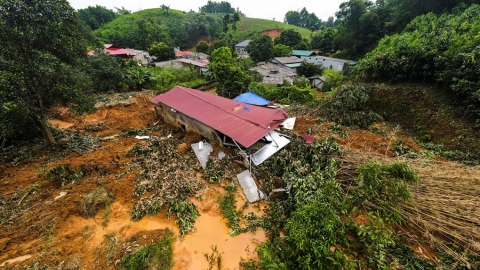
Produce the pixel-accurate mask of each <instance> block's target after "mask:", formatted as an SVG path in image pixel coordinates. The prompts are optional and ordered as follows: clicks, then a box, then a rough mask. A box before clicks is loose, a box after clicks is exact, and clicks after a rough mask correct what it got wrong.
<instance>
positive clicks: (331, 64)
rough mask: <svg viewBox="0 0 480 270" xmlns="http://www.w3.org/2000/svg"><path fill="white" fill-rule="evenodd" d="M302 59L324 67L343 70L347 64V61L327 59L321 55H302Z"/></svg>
mask: <svg viewBox="0 0 480 270" xmlns="http://www.w3.org/2000/svg"><path fill="white" fill-rule="evenodd" d="M300 59H302V60H304V61H306V62H307V63H312V64H315V65H319V66H321V67H322V68H331V69H333V70H337V71H342V70H343V68H344V65H345V63H343V62H338V61H335V60H332V59H325V58H323V57H320V56H302V57H301V58H300Z"/></svg>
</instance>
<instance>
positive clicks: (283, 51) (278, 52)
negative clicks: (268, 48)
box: [273, 44, 292, 57]
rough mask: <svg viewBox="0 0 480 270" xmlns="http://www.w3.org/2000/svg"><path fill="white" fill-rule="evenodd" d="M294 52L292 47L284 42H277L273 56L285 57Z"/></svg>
mask: <svg viewBox="0 0 480 270" xmlns="http://www.w3.org/2000/svg"><path fill="white" fill-rule="evenodd" d="M291 54H292V48H290V47H289V46H287V45H283V44H276V45H275V46H273V56H274V57H285V56H290V55H291Z"/></svg>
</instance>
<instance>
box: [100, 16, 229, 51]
mask: <svg viewBox="0 0 480 270" xmlns="http://www.w3.org/2000/svg"><path fill="white" fill-rule="evenodd" d="M221 29H222V21H221V18H220V17H219V16H217V15H210V14H203V13H201V14H199V13H195V12H188V13H186V14H185V13H183V12H180V11H177V10H170V11H169V12H168V13H166V12H164V11H162V9H160V8H157V9H147V10H142V11H138V12H135V13H133V14H128V15H124V16H120V17H118V18H117V19H115V20H114V21H112V22H110V23H107V24H105V25H103V26H102V27H101V28H100V29H98V30H96V31H95V32H94V34H95V35H96V36H97V37H98V38H99V39H100V40H102V41H103V42H105V43H114V44H116V45H118V46H121V47H131V48H135V49H144V50H146V49H147V48H148V46H150V44H152V43H154V42H164V43H166V44H168V45H170V46H175V47H181V48H184V47H192V46H194V45H195V44H196V43H197V40H198V39H200V38H206V39H213V38H215V37H216V36H217V34H218V33H220V31H221Z"/></svg>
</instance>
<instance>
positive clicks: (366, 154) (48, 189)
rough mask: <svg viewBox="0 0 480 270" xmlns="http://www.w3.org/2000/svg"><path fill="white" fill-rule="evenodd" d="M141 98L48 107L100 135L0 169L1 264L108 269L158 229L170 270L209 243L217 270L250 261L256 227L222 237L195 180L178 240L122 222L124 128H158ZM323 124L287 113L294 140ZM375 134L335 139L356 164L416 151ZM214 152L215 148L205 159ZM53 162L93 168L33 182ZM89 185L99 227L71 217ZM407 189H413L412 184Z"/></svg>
mask: <svg viewBox="0 0 480 270" xmlns="http://www.w3.org/2000/svg"><path fill="white" fill-rule="evenodd" d="M147 96H148V95H147ZM147 96H144V95H143V94H142V95H139V96H132V97H127V98H125V99H123V98H122V99H121V100H117V101H116V102H110V101H106V102H105V103H104V104H103V105H102V106H101V107H100V108H99V109H98V110H97V111H96V112H95V113H93V114H90V115H85V116H76V115H70V114H68V113H66V114H65V113H64V114H63V116H60V114H61V113H62V112H63V111H64V108H54V109H53V110H52V112H51V120H50V122H51V124H52V125H56V126H58V127H59V128H69V129H75V130H86V129H92V130H95V131H90V133H91V134H92V135H94V136H98V137H99V138H107V139H106V140H101V141H100V143H99V144H100V145H99V148H98V149H96V150H95V151H93V152H90V153H86V154H78V153H75V152H69V151H66V150H64V149H56V148H48V147H46V146H35V147H33V148H30V151H31V152H32V154H31V158H30V159H26V160H24V161H23V162H20V163H19V164H18V165H15V166H11V164H10V163H7V162H2V163H0V188H1V197H0V198H2V199H7V200H9V201H13V202H14V205H15V207H16V208H17V211H16V212H15V214H16V215H18V216H19V217H18V218H15V219H12V220H14V222H6V223H5V224H4V225H3V226H2V230H1V231H0V264H1V263H3V262H6V261H7V260H12V259H16V258H18V261H16V262H12V261H11V262H10V264H9V265H19V266H24V265H31V264H32V263H34V262H39V263H41V264H42V265H49V266H51V267H52V268H54V267H55V268H58V269H80V268H86V269H98V268H101V269H104V268H105V269H113V268H115V265H116V264H117V263H118V262H119V261H118V260H119V258H120V256H121V255H123V254H125V252H127V251H128V250H129V249H134V248H137V247H139V246H144V245H146V244H149V243H152V242H154V241H158V239H160V238H161V237H163V235H164V234H165V231H164V230H165V229H167V228H169V229H170V230H171V231H172V232H173V233H174V235H175V237H176V241H175V244H174V260H175V266H174V269H195V270H196V269H207V268H208V264H207V261H206V260H205V257H204V254H205V253H207V254H210V253H211V251H212V250H211V248H212V247H214V246H217V248H218V250H219V252H220V254H221V255H222V265H223V269H240V268H239V262H240V259H241V258H256V254H255V252H254V250H255V247H256V246H257V245H258V244H259V243H261V242H263V241H265V239H266V236H265V232H264V231H263V230H257V231H256V232H255V233H244V234H240V235H238V236H236V237H230V236H229V235H228V232H229V231H230V229H229V228H227V226H226V220H225V219H224V218H223V217H222V214H221V211H220V209H219V205H218V203H217V201H216V200H217V198H218V197H219V196H220V195H221V194H224V193H225V192H226V191H225V190H224V189H223V188H221V187H219V186H218V185H216V184H208V183H207V182H206V181H205V180H202V181H204V183H205V188H204V189H202V190H201V191H200V192H199V193H198V194H197V196H196V197H195V199H192V202H193V203H195V204H196V205H197V207H198V209H199V211H200V214H201V216H200V218H199V219H197V221H196V223H195V228H194V232H192V233H189V234H187V235H186V236H185V237H183V238H181V237H180V236H179V235H180V234H179V231H178V227H177V225H176V224H175V220H174V218H172V219H168V218H167V215H166V210H163V211H161V212H160V213H158V214H157V215H155V216H153V217H152V216H146V217H144V218H143V219H142V220H140V221H139V222H134V221H132V220H131V217H130V209H131V207H132V206H133V204H134V203H135V201H136V200H137V199H138V198H137V197H134V196H133V190H134V185H135V179H136V175H137V173H138V171H137V169H136V168H135V167H134V166H132V162H131V161H132V158H128V157H126V156H125V154H126V153H127V152H128V150H129V149H130V148H131V147H133V146H134V145H135V144H136V143H137V142H140V141H139V140H137V139H135V138H134V137H135V135H146V134H132V133H135V132H132V131H133V130H136V129H139V128H146V127H154V126H156V125H164V124H163V123H162V121H158V120H157V119H156V118H155V114H154V111H153V107H152V106H151V105H150V104H149V103H148V102H147V100H148V98H147ZM332 126H333V123H317V119H316V118H315V117H312V116H297V119H296V124H295V128H294V132H295V133H297V134H299V135H301V134H303V133H308V134H310V135H312V136H314V137H315V139H317V140H322V139H324V138H325V137H326V136H329V135H331V134H332V133H334V132H332V130H331V128H332ZM95 127H98V128H95ZM376 128H377V130H380V131H381V132H376V133H373V132H370V131H368V130H352V129H349V128H345V127H342V129H343V130H344V135H345V136H338V142H339V143H340V145H341V146H342V148H343V149H344V150H346V151H347V152H348V153H352V154H353V155H359V156H361V157H360V158H359V159H364V160H365V161H369V160H372V159H375V160H380V161H384V162H394V161H397V160H399V158H398V157H397V158H393V153H392V151H391V147H392V145H393V144H394V143H395V142H396V140H397V139H400V140H402V141H403V142H404V143H405V144H407V145H408V146H409V147H410V148H412V149H414V150H417V151H419V150H421V147H420V146H418V145H417V144H416V143H415V141H414V140H412V139H411V138H409V137H407V136H405V135H404V134H403V133H401V132H397V130H396V129H394V128H392V127H389V126H387V125H377V126H376ZM382 134H383V135H382ZM150 135H155V136H159V137H162V136H164V135H163V134H162V133H161V131H154V132H153V133H152V134H150ZM337 135H338V134H337ZM175 136H178V137H179V138H180V139H181V140H182V142H183V143H182V144H180V145H179V146H178V151H179V152H181V153H187V151H189V148H190V144H192V143H195V142H198V141H199V140H200V137H199V136H198V135H196V134H182V133H180V134H175ZM218 151H219V149H218V148H216V147H215V148H214V154H216V153H218ZM223 151H227V150H223ZM402 160H404V159H402ZM406 161H407V162H409V163H410V164H412V166H414V168H415V170H418V171H420V175H421V177H424V178H425V179H432V181H433V180H435V178H434V177H433V176H435V175H440V174H442V175H443V176H445V175H444V174H446V173H448V174H449V177H450V178H452V177H453V178H455V177H460V178H461V179H462V181H463V182H462V183H471V184H477V185H478V183H479V181H480V180H479V177H478V175H480V171H479V169H478V168H469V169H465V168H463V167H462V166H459V165H457V164H455V163H450V162H445V161H442V160H439V159H435V160H428V161H425V159H419V160H406ZM59 164H67V165H69V166H70V167H73V168H75V167H81V166H90V167H89V168H95V169H92V170H91V172H90V173H89V174H88V175H87V176H86V177H84V178H82V179H81V180H79V181H77V182H75V183H72V184H67V185H65V186H61V185H59V184H56V183H54V182H52V181H49V180H47V179H45V178H44V177H43V176H41V174H40V172H41V170H42V169H43V168H52V167H54V166H57V165H59ZM437 170H438V171H437ZM201 175H202V173H201V172H198V173H197V176H198V177H199V178H200V179H201ZM443 176H442V177H443ZM439 177H440V176H439ZM442 179H443V178H442ZM260 180H261V179H260ZM35 183H40V184H39V186H38V188H36V189H30V188H31V187H32V186H34V185H35ZM98 187H104V188H105V189H106V190H107V191H108V192H110V193H112V194H113V195H114V198H115V199H114V202H113V203H112V205H111V206H110V213H109V215H108V217H109V218H108V222H107V223H106V226H104V225H102V223H104V212H103V210H100V211H98V213H97V215H96V216H95V217H91V218H86V217H84V216H83V215H82V214H81V212H80V204H81V203H82V201H83V199H84V196H85V195H86V194H88V193H90V192H92V191H94V190H96V189H97V188H98ZM417 190H421V186H419V187H418V188H417ZM62 192H66V195H64V196H62V197H60V195H61V194H64V193H62ZM417 194H420V193H417ZM236 199H237V201H238V202H237V208H240V207H241V206H242V205H244V203H245V201H246V199H245V198H244V195H243V193H242V192H241V189H239V190H238V191H237V195H236ZM264 207H265V206H264V205H263V204H261V203H259V204H257V207H253V205H250V206H249V208H248V211H249V212H255V213H256V214H258V215H261V213H263V211H262V208H264ZM472 211H473V210H472ZM357 221H358V222H359V223H365V222H366V220H365V217H364V216H360V217H359V218H358V220H357ZM398 230H399V232H398V233H399V234H400V233H402V229H401V228H399V229H398ZM408 232H409V233H410V234H412V235H414V234H415V233H417V234H418V235H419V236H421V237H423V235H422V233H423V232H419V231H418V230H412V231H408ZM403 233H405V232H403ZM415 237H417V236H415ZM411 247H412V248H413V249H414V250H415V251H416V253H417V255H418V256H419V257H425V258H430V259H431V258H434V257H435V254H434V252H433V251H432V248H431V247H430V246H429V245H427V244H425V242H423V241H420V240H419V241H418V242H415V243H412V246H411ZM27 255H29V256H30V257H29V256H27ZM20 259H24V260H20ZM72 266H78V267H77V268H75V267H73V268H72Z"/></svg>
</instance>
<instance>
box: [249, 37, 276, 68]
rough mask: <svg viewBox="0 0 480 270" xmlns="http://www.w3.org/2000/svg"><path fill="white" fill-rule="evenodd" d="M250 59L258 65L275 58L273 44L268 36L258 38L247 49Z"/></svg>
mask: <svg viewBox="0 0 480 270" xmlns="http://www.w3.org/2000/svg"><path fill="white" fill-rule="evenodd" d="M245 50H246V51H247V52H248V54H249V56H250V58H252V60H253V61H254V62H256V63H258V62H262V61H267V60H270V59H272V58H273V42H272V39H271V38H270V37H269V36H267V35H261V36H256V37H254V38H253V40H251V41H250V43H249V44H248V45H247V47H245Z"/></svg>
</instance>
